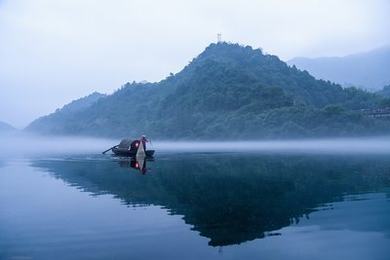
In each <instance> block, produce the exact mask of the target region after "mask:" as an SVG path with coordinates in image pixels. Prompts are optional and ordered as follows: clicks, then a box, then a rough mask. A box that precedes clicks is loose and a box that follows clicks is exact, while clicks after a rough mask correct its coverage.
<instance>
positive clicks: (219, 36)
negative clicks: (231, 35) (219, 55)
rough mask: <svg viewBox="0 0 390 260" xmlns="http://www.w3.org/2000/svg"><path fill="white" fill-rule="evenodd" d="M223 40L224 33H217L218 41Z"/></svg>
mask: <svg viewBox="0 0 390 260" xmlns="http://www.w3.org/2000/svg"><path fill="white" fill-rule="evenodd" d="M221 42H222V34H221V33H217V43H221Z"/></svg>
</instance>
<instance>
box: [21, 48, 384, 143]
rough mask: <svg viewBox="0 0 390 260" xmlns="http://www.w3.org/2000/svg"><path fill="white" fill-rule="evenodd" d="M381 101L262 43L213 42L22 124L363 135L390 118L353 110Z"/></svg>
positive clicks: (171, 133) (69, 131)
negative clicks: (147, 76)
mask: <svg viewBox="0 0 390 260" xmlns="http://www.w3.org/2000/svg"><path fill="white" fill-rule="evenodd" d="M382 100H383V98H382V97H380V96H379V95H375V94H372V93H368V92H365V91H362V90H358V89H356V88H342V87H341V86H340V85H337V84H333V83H330V82H327V81H323V80H316V79H315V78H314V77H313V76H311V75H310V74H309V73H308V72H306V71H300V70H298V69H297V68H295V67H289V66H288V65H287V64H286V63H284V62H283V61H281V60H280V59H279V58H278V57H277V56H273V55H265V54H263V53H262V51H261V50H260V49H252V48H251V47H250V46H241V45H238V44H229V43H218V44H211V45H210V46H208V47H207V48H206V49H205V50H204V51H203V52H202V53H201V54H200V55H199V56H197V57H196V58H195V59H193V60H192V61H191V62H190V64H188V65H187V66H186V67H185V68H184V69H183V70H182V71H180V72H178V73H176V74H174V75H173V74H172V75H170V76H168V77H167V78H166V79H164V80H162V81H160V82H158V83H145V84H143V83H135V82H133V83H127V84H125V85H124V86H123V87H122V88H121V89H119V90H118V91H116V92H115V93H113V94H112V95H108V96H104V97H100V98H99V99H98V100H97V101H95V102H91V103H90V104H89V105H88V106H86V107H84V108H83V109H81V110H77V111H74V110H72V111H70V112H69V111H66V109H62V110H59V111H57V112H55V113H53V114H51V115H49V116H46V117H42V118H40V119H37V120H35V121H34V122H32V123H31V124H30V125H29V126H28V127H27V130H29V131H34V132H39V133H45V134H65V135H93V136H110V137H120V136H139V135H140V134H144V133H146V134H149V135H151V136H153V137H155V138H160V139H253V138H269V137H307V136H325V135H332V136H345V135H353V134H365V135H368V134H375V133H378V132H380V133H383V132H385V131H388V130H390V123H389V122H387V121H383V120H376V119H372V118H367V117H365V116H363V115H361V114H360V113H359V112H357V111H359V109H362V108H365V109H366V108H374V107H377V106H379V105H380V104H381V102H382Z"/></svg>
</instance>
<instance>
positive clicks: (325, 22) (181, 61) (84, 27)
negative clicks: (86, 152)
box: [0, 0, 390, 128]
mask: <svg viewBox="0 0 390 260" xmlns="http://www.w3.org/2000/svg"><path fill="white" fill-rule="evenodd" d="M217 33H222V38H223V40H225V41H229V42H234V43H236V42H238V43H240V44H243V45H251V46H253V47H254V48H259V47H261V48H262V49H263V50H264V51H265V52H267V53H271V54H275V55H278V56H279V57H280V58H281V59H283V60H287V59H290V58H293V57H296V56H307V57H318V56H340V55H346V54H351V53H355V52H360V51H367V50H371V49H374V48H377V47H380V46H384V45H389V44H390V1H388V0H258V1H256V0H189V1H186V0H164V1H159V0H110V1H107V0H0V90H1V92H0V93H1V94H0V121H5V122H8V123H11V124H12V125H14V126H16V127H19V128H20V127H24V126H26V125H27V124H28V123H29V122H31V121H32V120H33V119H35V118H36V117H38V116H42V115H45V114H48V113H50V112H53V111H54V110H55V109H56V108H58V107H62V106H63V105H64V104H66V103H68V102H70V101H71V100H73V99H76V98H79V97H81V96H85V95H88V94H89V93H91V92H93V91H99V92H102V93H112V92H113V91H114V90H115V89H117V88H119V87H120V86H121V85H123V84H124V83H126V82H129V81H130V82H131V81H133V80H135V81H141V80H148V81H152V82H153V81H159V80H161V79H163V78H165V77H166V76H167V75H168V74H169V73H170V72H173V73H176V72H178V71H179V70H181V69H182V68H183V66H185V65H187V64H188V62H189V61H190V60H191V59H192V58H194V57H195V56H196V55H197V54H199V53H200V52H201V51H202V50H203V49H204V48H205V47H206V46H207V45H209V44H210V43H211V42H215V41H216V38H217V36H216V35H217Z"/></svg>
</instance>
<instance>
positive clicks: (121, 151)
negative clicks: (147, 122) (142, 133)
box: [103, 139, 154, 157]
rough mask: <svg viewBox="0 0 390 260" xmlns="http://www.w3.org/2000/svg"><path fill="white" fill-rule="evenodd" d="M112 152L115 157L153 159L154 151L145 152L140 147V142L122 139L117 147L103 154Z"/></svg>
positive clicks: (142, 147)
mask: <svg viewBox="0 0 390 260" xmlns="http://www.w3.org/2000/svg"><path fill="white" fill-rule="evenodd" d="M110 150H111V151H112V152H113V153H114V154H115V155H118V156H126V157H133V156H137V153H138V155H142V156H145V157H153V155H154V150H145V149H144V146H142V145H141V142H140V140H131V139H123V140H122V141H121V142H120V143H119V144H118V145H115V146H113V147H111V148H110V149H108V150H106V151H104V152H103V154H105V153H106V152H108V151H110Z"/></svg>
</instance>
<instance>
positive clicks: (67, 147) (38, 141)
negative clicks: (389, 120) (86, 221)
mask: <svg viewBox="0 0 390 260" xmlns="http://www.w3.org/2000/svg"><path fill="white" fill-rule="evenodd" d="M118 143H119V140H112V139H111V140H110V139H98V138H83V137H44V136H36V135H25V134H13V135H12V134H11V135H0V156H1V157H17V156H39V155H56V154H57V155H60V154H101V152H102V151H104V150H106V149H108V148H110V147H112V146H113V145H116V144H118ZM148 149H154V150H156V155H157V156H158V154H159V153H172V152H179V153H182V152H198V153H201V152H259V153H308V154H317V153H326V154H390V137H371V138H334V139H301V140H266V141H227V142H197V141H193V142H191V141H185V142H172V141H153V142H152V143H151V144H148ZM107 154H109V153H107Z"/></svg>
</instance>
